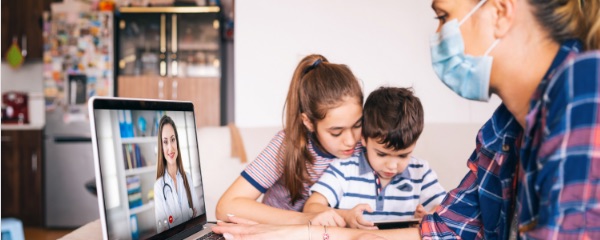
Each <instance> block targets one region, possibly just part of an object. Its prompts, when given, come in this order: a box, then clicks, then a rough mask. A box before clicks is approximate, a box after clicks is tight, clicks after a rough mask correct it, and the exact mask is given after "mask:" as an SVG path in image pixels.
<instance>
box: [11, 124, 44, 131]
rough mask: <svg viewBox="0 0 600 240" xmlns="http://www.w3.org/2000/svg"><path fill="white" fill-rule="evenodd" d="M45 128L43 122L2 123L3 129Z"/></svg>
mask: <svg viewBox="0 0 600 240" xmlns="http://www.w3.org/2000/svg"><path fill="white" fill-rule="evenodd" d="M43 128H44V124H43V123H31V124H5V123H2V130H42V129H43Z"/></svg>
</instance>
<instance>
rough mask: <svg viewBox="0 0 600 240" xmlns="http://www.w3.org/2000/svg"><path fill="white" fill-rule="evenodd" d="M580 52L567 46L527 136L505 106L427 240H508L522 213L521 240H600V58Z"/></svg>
mask: <svg viewBox="0 0 600 240" xmlns="http://www.w3.org/2000/svg"><path fill="white" fill-rule="evenodd" d="M580 49H581V43H580V42H579V41H567V42H565V43H563V44H562V45H561V48H560V50H559V51H558V53H557V55H556V57H555V59H554V61H553V63H552V65H551V67H550V69H549V70H548V72H547V73H546V76H545V77H544V79H543V80H542V82H541V83H540V85H539V86H538V88H537V90H536V92H535V93H534V95H533V96H532V99H531V105H530V110H529V113H528V114H527V117H526V127H525V129H523V128H522V127H521V126H520V125H519V124H518V123H517V121H516V119H515V118H514V117H513V115H512V114H511V113H510V112H509V111H508V109H507V108H506V107H505V106H504V105H500V107H498V109H497V110H496V112H494V115H493V116H492V118H491V119H490V120H488V122H487V123H485V125H484V126H483V127H482V128H481V129H480V131H479V133H478V135H477V138H476V148H475V151H474V152H473V154H472V155H471V157H470V158H469V161H468V163H467V166H468V167H469V170H470V171H469V172H468V173H467V175H466V176H465V178H464V179H463V180H462V182H461V183H460V185H459V186H458V187H457V188H456V189H454V190H452V191H450V192H449V193H448V195H447V196H446V198H445V199H444V201H443V202H442V204H441V206H440V207H438V209H437V211H436V212H435V213H434V214H432V215H427V216H426V217H425V218H424V219H423V222H422V224H421V235H422V237H423V238H425V239H456V238H461V239H482V238H485V239H507V238H508V236H509V232H510V222H511V218H512V216H513V215H514V210H513V206H515V207H516V211H517V212H516V213H517V216H518V229H519V235H518V236H519V238H522V239H529V238H535V239H600V51H590V52H585V53H579V51H580ZM517 164H518V165H519V166H518V168H517ZM517 171H518V184H514V183H515V182H514V180H515V178H514V177H515V172H517ZM515 186H516V189H515ZM515 192H517V194H516V197H515ZM513 199H514V203H516V204H513Z"/></svg>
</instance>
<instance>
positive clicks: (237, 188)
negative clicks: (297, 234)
mask: <svg viewBox="0 0 600 240" xmlns="http://www.w3.org/2000/svg"><path fill="white" fill-rule="evenodd" d="M261 194H262V193H261V192H260V191H258V190H257V189H256V188H255V187H254V186H252V184H250V183H249V182H248V180H246V179H245V178H243V177H241V176H240V177H238V178H237V179H236V180H235V181H234V182H233V184H231V186H230V187H229V189H227V191H225V193H223V196H221V199H219V202H218V203H217V209H216V214H217V219H220V220H223V221H226V220H227V214H231V215H235V216H239V217H242V218H246V219H249V220H252V221H255V222H259V223H269V224H305V223H308V220H310V219H311V218H312V216H314V215H317V214H314V213H312V214H310V213H301V212H295V211H290V210H283V209H279V208H274V207H271V206H267V205H265V204H263V203H260V202H257V201H256V200H257V199H258V197H260V195H261Z"/></svg>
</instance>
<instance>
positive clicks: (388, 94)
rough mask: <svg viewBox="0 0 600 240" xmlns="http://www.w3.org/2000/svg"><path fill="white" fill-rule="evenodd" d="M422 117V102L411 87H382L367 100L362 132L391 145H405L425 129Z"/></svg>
mask: <svg viewBox="0 0 600 240" xmlns="http://www.w3.org/2000/svg"><path fill="white" fill-rule="evenodd" d="M423 118H424V113H423V106H422V105H421V101H420V100H419V98H418V97H416V96H415V95H414V94H413V91H412V89H411V88H399V87H380V88H379V89H377V90H375V91H373V92H372V93H371V94H369V97H367V101H366V102H365V106H364V108H363V128H362V136H363V138H364V139H365V141H371V140H374V141H377V143H379V144H383V145H384V146H385V148H388V149H390V148H391V149H394V150H395V151H398V150H402V149H406V148H408V147H410V146H411V145H413V144H414V143H415V142H417V140H418V139H419V136H420V135H421V133H422V132H423V125H424V124H423V122H424V119H423Z"/></svg>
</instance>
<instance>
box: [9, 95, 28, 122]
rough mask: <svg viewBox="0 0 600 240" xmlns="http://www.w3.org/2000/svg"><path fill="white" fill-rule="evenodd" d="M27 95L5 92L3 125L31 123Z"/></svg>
mask: <svg viewBox="0 0 600 240" xmlns="http://www.w3.org/2000/svg"><path fill="white" fill-rule="evenodd" d="M28 100H29V99H28V96H27V93H24V92H5V93H3V94H2V123H14V124H27V123H29V108H28V106H27V103H28V102H29V101H28Z"/></svg>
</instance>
